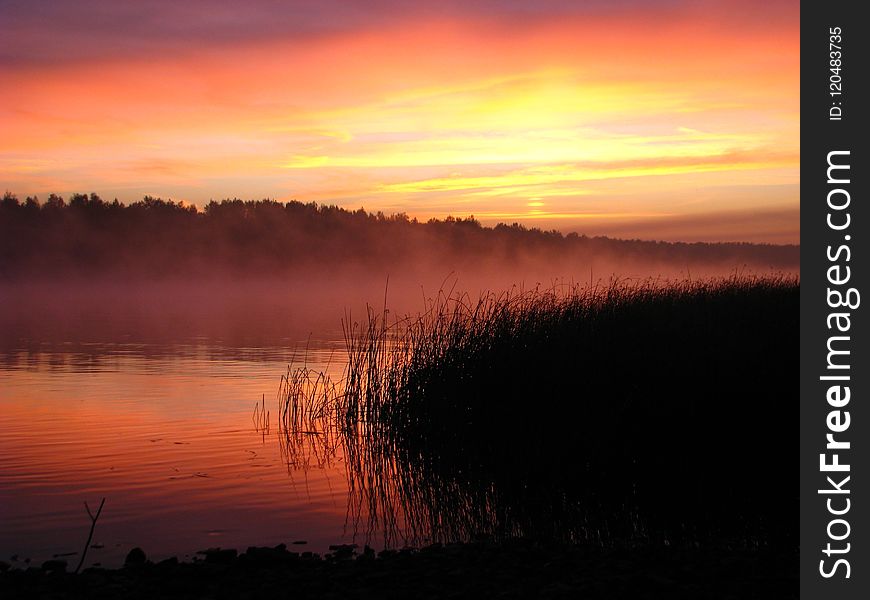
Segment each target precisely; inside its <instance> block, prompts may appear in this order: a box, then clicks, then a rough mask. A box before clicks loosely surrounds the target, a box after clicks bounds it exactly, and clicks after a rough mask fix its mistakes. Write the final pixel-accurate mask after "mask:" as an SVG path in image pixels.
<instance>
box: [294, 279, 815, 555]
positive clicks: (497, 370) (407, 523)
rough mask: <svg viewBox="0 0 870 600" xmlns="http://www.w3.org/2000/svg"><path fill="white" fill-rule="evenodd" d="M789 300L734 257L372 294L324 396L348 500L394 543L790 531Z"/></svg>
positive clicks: (790, 295) (785, 285)
mask: <svg viewBox="0 0 870 600" xmlns="http://www.w3.org/2000/svg"><path fill="white" fill-rule="evenodd" d="M798 301H799V283H798V281H797V279H793V278H763V279H756V278H741V277H734V278H731V279H724V280H722V279H720V280H708V281H694V282H692V281H684V282H678V283H666V284H663V283H661V282H647V283H641V284H638V283H631V282H614V283H611V284H609V285H606V286H598V287H594V288H591V289H590V288H586V289H579V288H572V289H558V290H550V291H540V290H534V291H531V292H522V291H512V292H509V293H504V294H487V295H484V296H481V297H480V298H478V299H477V300H471V299H470V298H469V297H468V296H467V295H459V296H456V295H451V294H444V293H441V294H439V295H438V296H437V297H436V298H435V299H434V300H432V301H431V302H430V303H429V306H428V309H427V311H426V312H425V313H424V314H423V315H421V316H420V317H419V318H416V319H404V320H396V321H394V322H392V323H389V322H388V317H389V314H388V312H387V311H386V310H385V311H383V312H382V313H377V312H375V311H370V312H369V314H368V318H367V320H366V321H365V322H363V323H362V324H356V323H354V324H350V323H346V327H345V333H346V340H347V351H348V357H349V359H348V365H347V368H346V372H345V376H344V379H343V381H342V382H340V384H339V385H338V386H337V387H336V388H334V389H333V390H332V394H331V395H328V394H327V395H326V396H322V397H321V398H320V400H318V402H317V406H319V407H320V408H319V410H320V411H321V413H320V414H321V416H323V417H324V418H325V419H326V420H328V421H329V422H330V423H331V427H332V428H333V430H334V431H335V432H336V433H337V434H338V437H340V438H341V439H342V440H343V441H344V451H345V455H346V461H347V465H348V476H349V481H350V483H351V492H352V494H351V514H352V516H353V517H354V518H355V520H356V521H358V522H359V523H360V524H361V525H364V526H365V527H366V528H367V530H372V529H377V530H380V531H381V532H382V533H383V535H384V536H385V538H386V541H387V542H388V543H389V542H390V541H392V542H393V543H398V542H403V543H421V542H424V541H427V540H432V541H449V540H457V539H461V540H464V539H470V538H475V537H481V536H485V537H495V538H507V537H515V536H526V537H530V536H531V537H543V538H548V539H560V540H569V541H594V542H598V543H602V544H618V543H625V542H628V543H633V542H662V543H720V542H726V543H738V544H743V545H768V544H780V543H783V544H788V545H794V544H796V539H797V538H796V523H797V508H798V501H797V466H796V463H794V460H793V453H794V449H795V446H796V444H797V437H796V432H797V427H796V425H797V404H796V403H797V401H798V389H797V378H796V375H797V368H798V367H797V356H798V354H797V352H798V331H799V329H798V306H799V303H798ZM290 389H292V386H290V388H288V393H287V395H288V397H289V396H291V395H292V394H293V393H295V392H292V391H289V390H290ZM327 407H328V408H327Z"/></svg>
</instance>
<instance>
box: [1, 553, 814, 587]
mask: <svg viewBox="0 0 870 600" xmlns="http://www.w3.org/2000/svg"><path fill="white" fill-rule="evenodd" d="M137 550H138V552H137ZM199 554H201V555H202V558H201V559H199V560H196V559H195V560H194V561H193V562H179V561H178V560H177V558H174V557H173V558H170V559H167V560H163V561H161V562H159V563H153V562H151V561H149V560H148V559H147V556H146V555H145V553H144V552H142V551H141V550H139V549H134V550H132V551H131V552H130V555H129V556H128V559H127V564H126V566H124V567H122V568H119V569H103V568H95V567H91V568H87V569H84V570H83V571H82V572H81V573H79V574H73V573H69V572H67V571H66V570H65V566H64V565H62V564H60V563H61V562H62V561H47V563H45V564H44V565H43V566H40V567H30V568H28V569H26V570H24V569H8V568H7V570H5V571H4V572H2V573H0V595H2V596H3V597H5V598H18V597H29V598H114V597H125V598H153V597H162V598H187V597H198V598H265V597H267V596H269V597H274V595H275V594H282V595H292V596H293V597H309V596H310V597H314V596H317V597H318V598H369V597H378V598H381V599H383V598H409V597H413V598H445V597H499V598H526V597H540V598H573V597H582V598H590V597H591V598H596V597H602V598H604V597H606V598H623V597H624V598H644V597H663V596H667V597H669V598H797V597H798V582H799V570H798V550H797V548H790V549H789V548H772V547H765V548H745V547H743V548H735V547H727V546H719V547H712V546H711V547H670V546H658V545H641V546H634V547H625V548H601V547H595V546H589V545H570V544H543V543H538V542H534V541H531V540H523V539H520V540H510V541H506V542H501V543H494V542H470V543H464V544H448V545H440V544H435V545H431V546H427V547H423V548H420V549H412V548H407V549H403V550H385V551H382V552H380V553H375V552H374V551H373V550H372V549H371V548H368V547H363V548H358V547H356V546H354V545H336V546H331V551H330V552H329V553H327V554H325V555H322V556H321V555H319V554H317V553H313V552H293V551H291V550H288V548H287V546H286V545H284V544H280V545H278V546H276V547H250V548H248V549H247V550H245V551H244V552H243V553H239V552H237V551H236V550H235V549H211V550H207V551H202V552H201V553H199ZM48 563H55V564H48ZM70 568H73V567H72V566H70Z"/></svg>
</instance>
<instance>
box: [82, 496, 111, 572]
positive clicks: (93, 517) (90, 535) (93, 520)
mask: <svg viewBox="0 0 870 600" xmlns="http://www.w3.org/2000/svg"><path fill="white" fill-rule="evenodd" d="M105 503H106V499H105V498H103V500H102V501H101V502H100V508H98V509H97V514H96V515H94V514H92V513H91V507H90V506H88V503H87V502H85V510H86V511H88V516H89V517H90V518H91V531H90V533H88V541H87V542H85V549H84V550H82V558H81V560H80V561H79V566H77V567H76V570H75V572H76V573H78V572H79V570H80V569H81V568H82V565H83V564H85V556H87V555H88V548H90V547H91V540H92V539H94V527H96V526H97V519H99V518H100V513H101V512H103V504H105Z"/></svg>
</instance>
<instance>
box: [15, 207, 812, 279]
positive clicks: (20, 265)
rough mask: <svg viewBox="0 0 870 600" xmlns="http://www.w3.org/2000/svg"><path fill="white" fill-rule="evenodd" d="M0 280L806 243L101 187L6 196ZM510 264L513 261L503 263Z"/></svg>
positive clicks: (758, 253)
mask: <svg viewBox="0 0 870 600" xmlns="http://www.w3.org/2000/svg"><path fill="white" fill-rule="evenodd" d="M0 256H2V261H0V279H4V280H7V281H9V280H21V279H50V278H53V277H58V276H73V277H91V276H110V277H120V278H124V277H149V278H173V277H189V276H194V275H201V276H218V275H226V274H230V275H234V276H240V277H245V276H252V277H253V276H262V275H270V276H287V275H292V274H293V273H294V272H297V271H301V270H303V269H311V268H315V269H318V270H324V271H326V270H329V269H336V268H359V269H361V270H366V269H372V268H378V269H383V268H393V267H402V266H407V267H414V265H420V264H425V265H428V266H437V267H443V268H450V269H452V268H457V267H462V266H463V265H477V266H481V265H483V266H485V265H487V264H492V265H495V264H510V263H512V262H518V261H523V260H534V261H541V260H544V261H548V260H556V259H558V261H559V263H560V264H564V261H568V263H569V264H571V265H577V267H578V270H579V268H581V267H582V266H583V265H584V264H586V263H588V262H589V261H590V260H592V259H599V258H601V257H604V259H605V260H608V261H616V262H642V263H644V264H653V265H655V264H662V265H679V266H681V267H685V268H688V269H691V268H693V267H700V268H703V267H705V266H711V265H714V266H719V267H723V268H739V267H741V266H749V267H755V268H763V269H770V268H773V269H780V270H786V271H788V270H791V271H796V270H797V269H798V264H799V246H794V245H792V246H774V245H758V244H747V243H713V244H709V243H669V242H654V241H639V240H617V239H610V238H606V237H587V236H585V235H578V234H576V233H569V234H567V235H563V234H562V233H560V232H558V231H542V230H540V229H536V228H528V227H525V226H523V225H520V224H516V223H514V224H512V225H505V224H499V225H496V226H495V227H484V226H482V225H481V224H480V222H479V221H477V220H475V219H474V218H473V217H469V218H454V217H447V218H446V219H443V220H439V219H431V220H429V221H426V222H419V221H417V219H413V218H409V217H408V215H406V214H404V213H399V214H393V215H389V216H387V215H384V214H383V213H381V212H377V213H370V212H366V211H365V210H364V209H362V208H361V209H359V210H355V211H354V210H346V209H344V208H340V207H338V206H327V205H318V204H315V203H307V204H306V203H301V202H296V201H291V202H286V203H284V202H277V201H273V200H258V201H242V200H238V199H233V200H221V201H220V202H215V201H212V202H209V203H208V204H207V205H206V206H205V207H204V209H202V210H198V209H197V208H196V207H194V206H188V205H184V204H183V203H180V202H174V201H172V200H163V199H161V198H153V197H150V196H146V197H145V198H144V199H143V200H142V201H140V202H134V203H132V204H129V205H125V204H123V203H121V202H118V200H117V199H116V200H114V201H112V202H107V201H104V200H103V199H101V198H100V197H99V196H98V195H96V194H90V195H87V194H74V195H72V196H71V197H69V198H68V199H64V198H62V197H60V196H57V195H54V194H52V195H51V196H49V197H48V198H47V199H46V200H45V201H44V202H40V201H39V200H38V199H36V198H32V197H28V198H26V199H25V200H24V201H21V200H19V198H18V197H17V196H15V195H14V194H12V193H9V192H7V193H6V194H5V196H4V197H3V199H2V201H0ZM505 261H506V262H505Z"/></svg>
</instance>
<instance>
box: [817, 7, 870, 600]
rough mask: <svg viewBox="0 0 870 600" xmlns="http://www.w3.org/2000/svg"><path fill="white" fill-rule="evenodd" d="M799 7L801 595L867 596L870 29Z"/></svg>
mask: <svg viewBox="0 0 870 600" xmlns="http://www.w3.org/2000/svg"><path fill="white" fill-rule="evenodd" d="M859 8H864V9H865V10H864V11H861V12H865V14H866V5H865V4H864V3H860V2H857V1H855V2H836V1H834V2H830V1H829V2H821V1H813V2H803V3H801V349H800V355H801V356H800V363H801V375H800V377H801V393H800V406H801V415H800V417H801V418H800V435H801V440H800V461H801V481H800V489H801V509H800V514H801V535H800V542H801V547H800V564H801V597H802V598H825V599H838V598H870V595H868V594H870V532H868V527H870V521H868V514H870V497H868V492H867V490H868V485H867V479H868V478H870V468H868V446H870V424H868V420H870V411H868V410H867V408H866V407H867V403H868V402H870V399H868V391H870V354H868V352H867V345H868V338H870V330H868V327H867V316H866V313H867V311H868V310H870V305H867V306H865V303H870V296H864V295H863V294H870V289H868V287H867V279H868V277H867V272H868V269H870V257H868V254H867V238H868V237H870V214H868V213H870V211H868V210H867V203H868V202H870V198H868V196H867V189H868V186H867V182H868V179H870V160H868V151H867V148H868V143H867V140H866V136H867V135H868V130H867V126H866V125H867V117H866V112H867V111H868V110H870V97H868V95H867V78H868V77H870V75H868V73H870V48H868V43H867V40H868V38H870V23H868V22H867V21H866V20H865V19H863V18H862V17H861V16H860V15H859Z"/></svg>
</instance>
